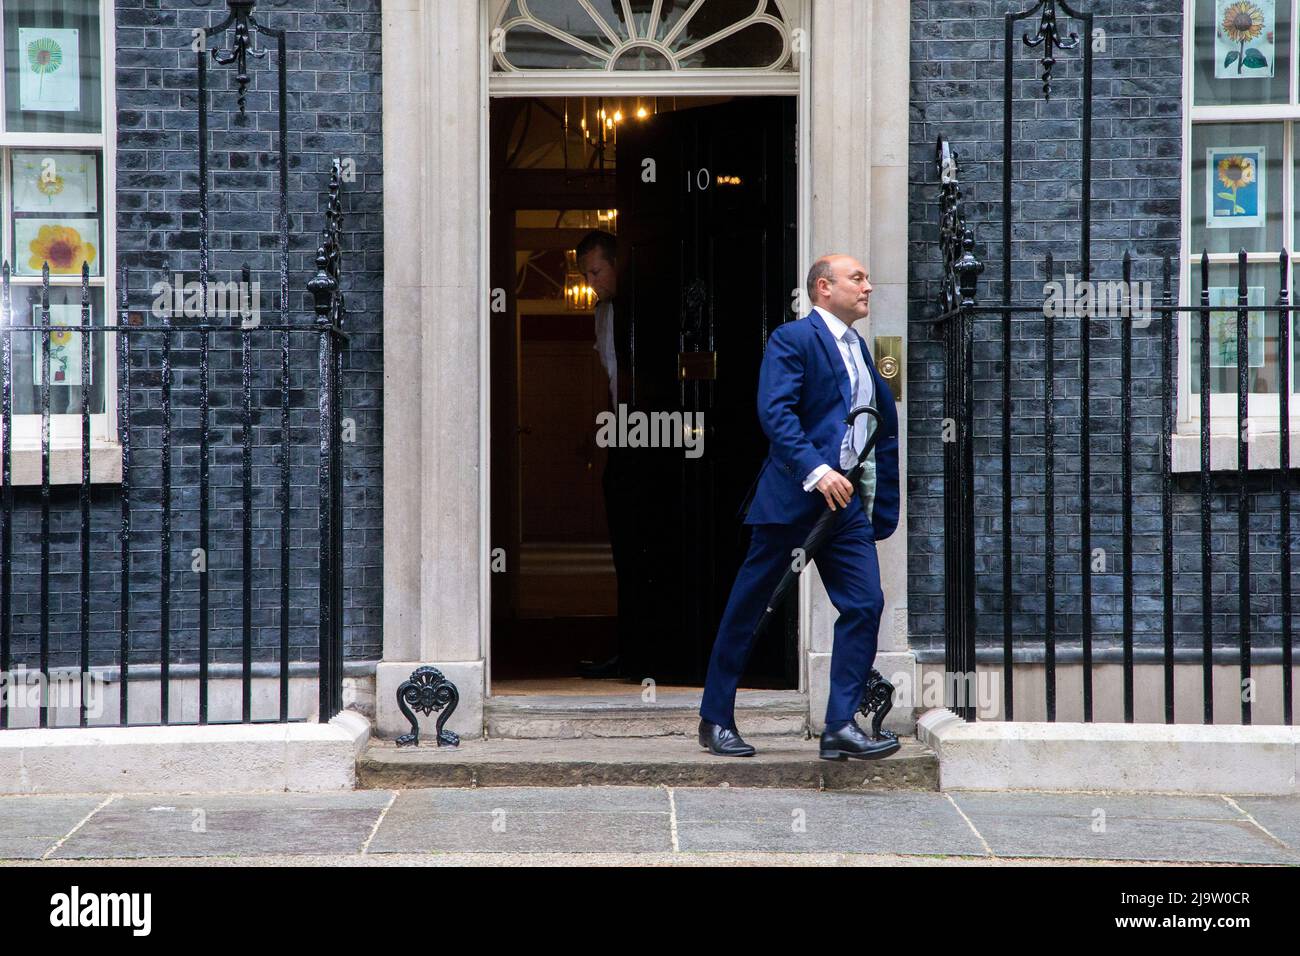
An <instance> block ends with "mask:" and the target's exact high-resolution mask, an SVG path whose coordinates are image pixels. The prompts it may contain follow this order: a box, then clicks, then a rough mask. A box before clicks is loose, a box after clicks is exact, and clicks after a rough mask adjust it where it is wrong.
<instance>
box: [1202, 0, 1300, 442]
mask: <svg viewBox="0 0 1300 956" xmlns="http://www.w3.org/2000/svg"><path fill="white" fill-rule="evenodd" d="M1298 9H1300V0H1188V3H1187V5H1186V14H1187V18H1188V22H1189V28H1190V39H1191V42H1190V43H1188V44H1187V45H1186V50H1185V57H1186V60H1185V66H1186V69H1185V71H1184V82H1185V89H1186V94H1185V97H1184V103H1185V104H1187V109H1185V111H1184V115H1185V123H1186V125H1185V127H1184V151H1183V159H1184V162H1183V169H1184V176H1183V188H1184V197H1183V202H1184V209H1185V210H1186V215H1185V217H1184V228H1183V256H1182V261H1183V263H1184V286H1183V288H1184V291H1185V293H1186V294H1187V296H1188V298H1187V301H1190V302H1199V301H1200V296H1201V292H1202V288H1201V286H1202V281H1201V268H1200V259H1201V252H1202V250H1207V251H1208V252H1209V260H1210V268H1209V276H1210V281H1209V283H1208V285H1209V292H1210V302H1211V304H1212V305H1216V304H1223V305H1232V306H1235V304H1236V302H1237V265H1236V263H1237V254H1238V250H1240V249H1245V250H1246V253H1247V263H1248V264H1247V277H1246V281H1247V286H1248V290H1249V291H1248V296H1249V302H1250V303H1251V304H1259V305H1264V304H1272V303H1275V302H1277V300H1278V294H1279V291H1280V282H1279V278H1280V276H1279V265H1278V263H1279V256H1280V255H1281V253H1282V251H1283V250H1284V249H1285V250H1287V253H1288V256H1289V266H1290V273H1289V274H1290V275H1291V286H1292V289H1294V287H1295V277H1296V276H1297V275H1298V274H1300V268H1298V267H1300V252H1298V251H1297V249H1296V242H1297V239H1298V238H1300V226H1298V224H1297V219H1298V218H1300V207H1298V206H1297V194H1298V193H1300V188H1298V187H1300V161H1298V157H1297V153H1300V83H1298V82H1297V74H1296V63H1297V36H1296V30H1295V28H1294V25H1295V24H1296V17H1297V12H1298ZM1195 319H1197V317H1196V316H1192V315H1188V316H1184V318H1183V323H1182V333H1181V337H1180V338H1181V343H1182V347H1181V348H1180V350H1179V351H1180V354H1181V356H1182V361H1181V376H1180V377H1181V380H1182V390H1181V391H1182V397H1183V399H1184V408H1185V409H1186V411H1187V413H1188V414H1187V416H1186V417H1197V416H1198V415H1199V409H1200V386H1201V383H1200V371H1199V370H1200V362H1201V347H1202V343H1201V335H1200V327H1199V326H1200V323H1199V321H1194V320H1195ZM1292 323H1293V324H1292V327H1291V342H1292V347H1291V353H1292V354H1291V355H1289V356H1282V355H1280V354H1279V336H1278V319H1277V313H1275V312H1268V313H1266V312H1263V311H1259V312H1254V311H1252V312H1250V313H1249V319H1248V329H1249V350H1250V356H1249V376H1248V381H1249V386H1250V399H1249V412H1250V416H1251V418H1252V419H1253V420H1255V421H1256V422H1260V421H1266V420H1267V419H1268V418H1270V417H1271V418H1274V419H1276V417H1277V414H1278V404H1279V402H1278V385H1279V380H1280V374H1281V369H1282V364H1281V363H1282V362H1284V361H1286V362H1289V363H1290V365H1291V375H1290V386H1291V404H1292V408H1293V410H1294V409H1300V402H1298V401H1297V391H1298V386H1300V374H1298V373H1300V343H1298V342H1297V338H1300V336H1297V334H1296V332H1297V329H1300V324H1297V323H1296V322H1295V319H1294V317H1292ZM1209 347H1210V350H1211V352H1210V394H1211V408H1210V411H1211V417H1212V418H1213V419H1215V420H1216V421H1219V420H1221V419H1222V420H1224V421H1225V422H1227V421H1231V422H1235V415H1236V407H1237V398H1236V395H1237V312H1236V310H1235V308H1233V309H1230V310H1225V311H1223V312H1214V313H1211V317H1210V336H1209ZM1293 415H1294V411H1293ZM1294 420H1295V419H1294V418H1293V421H1294ZM1234 427H1235V425H1234ZM1274 427H1276V424H1275V425H1274Z"/></svg>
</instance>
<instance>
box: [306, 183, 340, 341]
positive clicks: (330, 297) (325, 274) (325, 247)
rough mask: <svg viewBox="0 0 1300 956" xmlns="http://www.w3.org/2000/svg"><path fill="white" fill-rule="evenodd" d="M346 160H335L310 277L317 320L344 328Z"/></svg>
mask: <svg viewBox="0 0 1300 956" xmlns="http://www.w3.org/2000/svg"><path fill="white" fill-rule="evenodd" d="M342 190H343V163H342V161H341V160H339V159H338V158H335V160H334V168H333V170H332V171H331V172H330V184H329V199H328V200H327V201H326V203H325V228H324V229H322V230H321V241H320V245H319V246H317V247H316V274H315V275H314V276H312V277H311V279H309V280H308V281H307V290H308V291H309V292H310V293H311V294H312V298H313V300H314V301H315V308H316V322H317V323H318V324H320V325H332V326H334V327H335V328H342V324H343V292H342V287H341V286H340V285H339V272H340V269H341V266H342V258H343V249H342V235H343V196H342Z"/></svg>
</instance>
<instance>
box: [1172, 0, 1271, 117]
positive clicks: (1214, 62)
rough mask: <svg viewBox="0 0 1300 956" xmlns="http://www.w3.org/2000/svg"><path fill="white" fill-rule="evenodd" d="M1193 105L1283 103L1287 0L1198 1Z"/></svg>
mask: <svg viewBox="0 0 1300 956" xmlns="http://www.w3.org/2000/svg"><path fill="white" fill-rule="evenodd" d="M1195 38H1196V47H1195V52H1194V57H1195V66H1194V67H1193V70H1194V74H1195V95H1194V101H1195V103H1196V105H1197V106H1213V105H1225V104H1230V103H1285V102H1287V99H1288V97H1289V95H1290V90H1289V77H1290V72H1291V0H1197V2H1196V34H1195Z"/></svg>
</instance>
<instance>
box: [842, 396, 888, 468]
mask: <svg viewBox="0 0 1300 956" xmlns="http://www.w3.org/2000/svg"><path fill="white" fill-rule="evenodd" d="M862 414H867V415H870V416H871V417H872V418H874V419H875V420H876V427H875V428H874V429H872V432H871V434H870V435H869V436H867V443H866V444H865V445H863V446H862V451H860V452H859V453H858V464H859V465H861V464H862V463H863V462H864V461H866V460H867V456H868V455H869V454H871V449H872V448H874V447H875V444H876V439H877V438H879V437H880V425H881V423H882V421H883V419H882V418H881V415H880V411H879V410H878V409H877V408H876V407H875V406H874V405H859V406H858V407H857V408H855V409H853V411H851V412H849V417H848V418H846V419H844V424H846V425H848V426H849V427H850V428H852V427H853V423H854V422H855V421H857V420H858V416H859V415H862Z"/></svg>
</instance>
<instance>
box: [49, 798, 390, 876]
mask: <svg viewBox="0 0 1300 956" xmlns="http://www.w3.org/2000/svg"><path fill="white" fill-rule="evenodd" d="M391 798H392V795H391V794H388V793H384V792H383V791H377V790H364V791H355V792H348V793H331V794H303V793H258V794H226V795H217V794H213V795H210V796H201V795H200V796H194V795H186V796H176V795H172V794H167V795H154V796H130V797H124V798H122V799H119V800H114V801H113V802H111V803H109V804H108V805H107V806H106V807H104V808H103V809H101V810H100V811H98V812H97V813H96V814H95V815H94V816H92V817H91V818H90V819H89V820H88V821H87V822H86V825H85V826H83V827H82V828H81V829H80V830H78V831H77V832H76V833H75V834H73V836H72V837H71V838H70V839H68V841H67V842H65V843H64V844H63V846H61V847H60V848H59V850H58V852H57V853H56V854H54V857H55V858H57V859H68V858H73V857H81V858H86V857H94V858H105V857H144V856H238V855H251V854H264V853H290V854H296V853H359V852H361V848H362V846H363V845H364V843H365V840H366V837H368V836H369V835H370V831H371V830H372V829H373V827H374V823H375V821H376V820H377V819H378V818H379V815H380V814H381V813H382V812H383V809H384V807H385V806H387V805H388V803H389V801H390V800H391Z"/></svg>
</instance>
